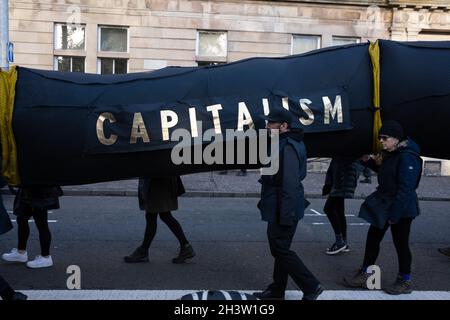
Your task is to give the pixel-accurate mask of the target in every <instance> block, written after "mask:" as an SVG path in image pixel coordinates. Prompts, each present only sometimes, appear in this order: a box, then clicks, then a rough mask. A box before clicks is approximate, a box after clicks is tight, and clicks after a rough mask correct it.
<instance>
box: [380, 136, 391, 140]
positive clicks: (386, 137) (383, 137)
mask: <svg viewBox="0 0 450 320" xmlns="http://www.w3.org/2000/svg"><path fill="white" fill-rule="evenodd" d="M389 138H390V137H389V136H383V135H380V136H378V139H379V140H383V141H386V140H387V139H389Z"/></svg>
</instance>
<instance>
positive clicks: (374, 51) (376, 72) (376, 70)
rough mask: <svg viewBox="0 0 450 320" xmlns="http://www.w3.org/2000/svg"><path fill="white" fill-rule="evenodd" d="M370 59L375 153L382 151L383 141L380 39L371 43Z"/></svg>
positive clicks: (373, 146)
mask: <svg viewBox="0 0 450 320" xmlns="http://www.w3.org/2000/svg"><path fill="white" fill-rule="evenodd" d="M369 54H370V60H372V70H373V105H374V107H375V113H374V114H373V137H372V138H373V145H372V148H373V153H378V152H380V151H381V148H382V147H381V143H380V140H379V139H378V133H379V132H380V129H381V113H380V68H381V67H380V45H379V43H378V40H377V41H375V42H373V43H370V46H369Z"/></svg>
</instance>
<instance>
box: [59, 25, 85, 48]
mask: <svg viewBox="0 0 450 320" xmlns="http://www.w3.org/2000/svg"><path fill="white" fill-rule="evenodd" d="M79 25H80V26H81V27H83V28H84V45H83V49H63V48H59V49H58V48H56V27H57V26H70V24H69V23H64V22H54V23H53V50H57V51H76V52H84V53H86V44H87V32H86V28H87V27H86V24H79Z"/></svg>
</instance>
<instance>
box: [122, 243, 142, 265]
mask: <svg viewBox="0 0 450 320" xmlns="http://www.w3.org/2000/svg"><path fill="white" fill-rule="evenodd" d="M123 259H124V260H125V262H127V263H136V262H148V250H147V249H144V248H142V247H138V248H137V249H136V250H134V252H133V253H132V254H130V255H129V256H126V257H124V258H123Z"/></svg>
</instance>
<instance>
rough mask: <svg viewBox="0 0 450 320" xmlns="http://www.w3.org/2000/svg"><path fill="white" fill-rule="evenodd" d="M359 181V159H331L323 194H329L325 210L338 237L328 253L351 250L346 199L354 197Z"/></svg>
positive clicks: (333, 253)
mask: <svg viewBox="0 0 450 320" xmlns="http://www.w3.org/2000/svg"><path fill="white" fill-rule="evenodd" d="M357 181H358V161H357V160H355V159H348V158H342V157H339V158H333V159H332V160H331V162H330V166H329V167H328V170H327V175H326V179H325V185H324V187H323V189H322V195H328V198H327V201H326V202H325V206H324V208H323V210H324V212H325V213H326V215H327V217H328V220H330V223H331V226H332V227H333V231H334V234H335V238H336V241H335V242H334V243H333V244H332V245H331V247H329V248H328V249H327V250H326V252H325V253H326V254H328V255H335V254H338V253H341V252H348V251H350V249H349V246H348V243H347V221H346V219H345V199H349V198H353V196H354V194H355V189H356V184H357Z"/></svg>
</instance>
